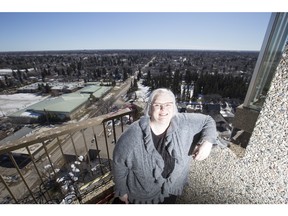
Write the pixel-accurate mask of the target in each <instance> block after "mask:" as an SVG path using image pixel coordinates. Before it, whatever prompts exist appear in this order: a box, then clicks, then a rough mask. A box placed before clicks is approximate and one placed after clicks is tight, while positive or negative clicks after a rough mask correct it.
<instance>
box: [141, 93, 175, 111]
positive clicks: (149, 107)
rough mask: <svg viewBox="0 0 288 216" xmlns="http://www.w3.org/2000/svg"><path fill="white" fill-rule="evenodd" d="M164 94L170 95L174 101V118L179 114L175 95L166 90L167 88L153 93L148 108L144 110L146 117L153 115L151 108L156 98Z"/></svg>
mask: <svg viewBox="0 0 288 216" xmlns="http://www.w3.org/2000/svg"><path fill="white" fill-rule="evenodd" d="M163 93H164V94H167V95H169V96H170V97H171V98H172V100H173V108H174V113H173V116H174V115H176V114H177V113H178V109H177V106H176V98H175V95H174V94H173V92H172V91H171V90H169V89H166V88H158V89H155V90H154V91H152V92H151V94H150V96H149V98H148V101H147V104H146V107H145V109H144V115H145V116H150V115H151V106H152V102H153V100H154V98H155V96H157V95H159V94H163Z"/></svg>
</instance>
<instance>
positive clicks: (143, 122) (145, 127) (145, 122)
mask: <svg viewBox="0 0 288 216" xmlns="http://www.w3.org/2000/svg"><path fill="white" fill-rule="evenodd" d="M178 121H179V120H178V118H177V114H176V115H175V116H173V118H172V119H171V122H170V126H169V128H168V129H167V132H166V143H171V139H172V134H173V133H174V132H176V131H177V130H178V129H179V127H178V126H177V125H179V122H178ZM149 123H150V117H149V116H142V117H141V118H140V121H139V125H140V128H141V130H142V132H143V138H144V144H145V148H146V150H147V151H148V152H149V153H152V151H153V150H154V144H153V141H152V136H151V131H150V124H149ZM171 147H172V146H171ZM171 147H170V148H171ZM171 151H172V149H171Z"/></svg>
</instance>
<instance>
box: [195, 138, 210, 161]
mask: <svg viewBox="0 0 288 216" xmlns="http://www.w3.org/2000/svg"><path fill="white" fill-rule="evenodd" d="M212 146H213V143H210V142H208V141H204V142H203V143H202V144H201V145H197V146H196V147H195V149H194V151H193V154H192V157H193V158H194V159H195V160H198V161H201V160H204V159H206V158H207V157H208V156H209V154H210V152H211V149H212Z"/></svg>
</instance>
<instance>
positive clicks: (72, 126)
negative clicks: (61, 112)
mask: <svg viewBox="0 0 288 216" xmlns="http://www.w3.org/2000/svg"><path fill="white" fill-rule="evenodd" d="M133 112H134V110H130V109H129V108H125V109H120V110H118V111H117V112H115V113H108V114H105V115H101V116H97V117H93V118H90V119H86V120H83V121H80V122H76V123H69V124H67V125H63V126H62V125H61V126H59V127H57V128H51V129H49V130H47V131H44V132H41V133H36V134H33V135H31V136H27V137H22V138H20V139H18V140H15V141H8V142H6V143H4V144H1V145H0V155H1V154H5V153H9V152H12V151H15V150H17V149H20V148H24V147H28V146H30V145H33V144H36V143H41V142H44V141H46V140H49V139H53V138H56V137H59V136H61V135H65V134H67V132H69V133H73V132H75V131H79V130H81V129H85V128H88V127H93V126H96V125H100V124H102V123H103V122H106V121H108V120H110V119H114V118H117V117H121V116H125V115H129V114H132V113H133Z"/></svg>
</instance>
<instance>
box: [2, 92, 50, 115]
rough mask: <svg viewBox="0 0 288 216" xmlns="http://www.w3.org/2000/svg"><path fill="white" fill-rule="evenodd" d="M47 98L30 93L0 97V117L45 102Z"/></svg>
mask: <svg viewBox="0 0 288 216" xmlns="http://www.w3.org/2000/svg"><path fill="white" fill-rule="evenodd" d="M45 98H47V97H42V96H37V95H35V94H30V93H18V94H12V95H0V117H1V116H3V115H5V116H6V115H9V114H12V113H14V112H16V111H18V110H20V109H24V108H25V107H27V106H30V105H32V104H35V103H37V102H39V101H42V100H44V99H45Z"/></svg>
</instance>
